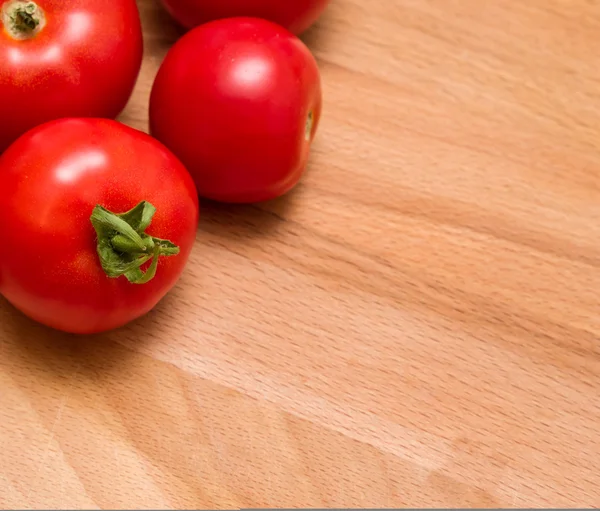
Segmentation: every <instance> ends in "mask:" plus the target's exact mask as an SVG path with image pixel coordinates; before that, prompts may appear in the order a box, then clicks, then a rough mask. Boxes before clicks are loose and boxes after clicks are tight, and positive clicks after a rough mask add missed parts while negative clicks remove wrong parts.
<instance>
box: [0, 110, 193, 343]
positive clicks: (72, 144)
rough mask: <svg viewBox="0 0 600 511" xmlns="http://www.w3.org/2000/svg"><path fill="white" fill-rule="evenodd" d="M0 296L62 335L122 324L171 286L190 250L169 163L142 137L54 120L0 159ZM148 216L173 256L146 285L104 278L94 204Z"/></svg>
mask: <svg viewBox="0 0 600 511" xmlns="http://www.w3.org/2000/svg"><path fill="white" fill-rule="evenodd" d="M0 183H1V186H0V239H2V240H3V241H2V245H1V247H0V293H1V294H2V295H4V297H5V298H6V299H7V300H8V301H9V302H11V303H12V304H13V305H14V306H15V307H16V308H17V309H19V310H21V311H22V312H23V313H25V314H26V315H27V316H29V317H30V318H32V319H34V320H36V321H38V322H40V323H43V324H45V325H47V326H49V327H52V328H55V329H58V330H63V331H66V332H70V333H77V334H89V333H97V332H102V331H107V330H111V329H114V328H118V327H120V326H123V325H125V324H126V323H128V322H130V321H132V320H134V319H136V318H139V317H140V316H142V315H144V314H146V313H147V312H148V311H150V310H151V309H152V308H153V307H154V306H155V305H156V304H157V303H158V302H159V300H160V299H161V298H163V297H164V295H165V294H166V293H167V292H168V291H169V290H170V289H171V288H172V287H173V286H174V285H175V283H176V282H177V281H178V279H179V277H180V275H181V273H182V271H183V269H184V267H185V265H186V262H187V260H188V257H189V254H190V251H191V250H192V246H193V244H194V240H195V236H196V229H197V224H198V217H199V209H198V207H199V206H198V198H197V192H196V189H195V187H194V184H193V182H192V180H191V178H190V176H189V174H188V173H187V171H186V170H185V168H184V167H183V165H182V164H181V162H179V160H177V158H175V156H174V155H173V154H172V153H171V152H170V151H168V150H167V149H166V148H165V147H164V146H162V144H160V143H159V142H157V141H156V140H155V139H153V138H151V137H150V136H149V135H147V134H145V133H142V132H140V131H137V130H135V129H133V128H130V127H127V126H125V125H123V124H120V123H118V122H117V121H112V120H107V119H62V120H57V121H52V122H49V123H46V124H44V125H41V126H39V127H37V128H34V129H33V130H31V131H29V132H28V133H26V134H25V135H23V136H22V137H20V138H19V139H18V140H17V141H16V142H15V143H14V144H12V145H11V146H10V147H9V148H8V149H7V150H6V151H5V152H4V153H3V155H2V156H0ZM143 200H146V201H149V202H150V203H151V204H152V205H154V206H155V207H156V213H155V216H154V218H153V220H152V222H151V224H150V226H149V227H148V229H147V232H148V234H150V235H152V236H156V237H158V238H163V239H168V240H170V241H172V242H173V243H175V244H176V245H178V246H179V247H180V253H179V254H178V255H175V256H170V257H161V258H159V264H158V269H157V273H156V276H155V277H154V279H152V280H150V282H148V283H146V284H131V283H130V282H129V281H128V280H127V279H126V278H125V277H123V276H121V277H118V278H109V277H108V276H107V275H106V274H105V273H104V271H103V269H102V267H101V264H100V260H99V257H98V255H97V251H96V245H97V244H96V239H97V237H96V232H95V231H94V228H93V226H92V224H91V221H90V216H91V214H92V210H93V208H94V206H96V205H97V204H100V205H102V206H103V207H105V208H107V209H109V210H111V211H113V212H115V213H124V212H126V211H129V210H130V209H132V208H133V207H134V206H136V205H137V204H138V203H139V202H141V201H143Z"/></svg>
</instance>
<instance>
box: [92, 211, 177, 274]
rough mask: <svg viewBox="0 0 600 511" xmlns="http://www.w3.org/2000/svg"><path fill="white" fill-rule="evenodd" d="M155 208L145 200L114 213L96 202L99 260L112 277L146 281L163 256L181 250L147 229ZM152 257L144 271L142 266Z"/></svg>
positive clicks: (95, 226)
mask: <svg viewBox="0 0 600 511" xmlns="http://www.w3.org/2000/svg"><path fill="white" fill-rule="evenodd" d="M154 213H156V208H155V207H154V206H153V205H152V204H150V203H149V202H146V201H142V202H140V203H139V204H138V205H137V206H136V207H135V208H133V209H132V210H130V211H128V212H126V213H121V214H117V213H113V212H111V211H109V210H107V209H105V208H103V207H102V206H99V205H98V206H96V207H95V208H94V211H93V212H92V216H91V217H90V221H91V222H92V225H93V226H94V229H95V231H96V234H97V235H98V243H97V252H98V256H99V258H100V264H101V265H102V268H103V270H104V272H105V273H106V275H108V276H109V277H110V278H118V277H121V276H125V277H126V278H127V279H128V280H129V282H131V283H132V284H145V283H147V282H149V281H150V280H152V279H153V278H154V276H155V275H156V270H157V267H158V260H159V258H160V257H161V256H173V255H177V254H179V247H178V246H177V245H174V244H173V243H171V242H170V241H168V240H163V239H160V238H155V237H153V236H150V235H148V234H146V233H145V232H144V231H145V230H146V228H147V227H148V226H149V225H150V223H151V222H152V218H153V216H154ZM148 261H151V263H150V266H149V267H148V269H147V270H146V271H145V272H143V271H142V269H141V267H142V266H143V265H144V264H146V263H147V262H148Z"/></svg>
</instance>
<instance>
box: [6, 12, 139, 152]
mask: <svg viewBox="0 0 600 511" xmlns="http://www.w3.org/2000/svg"><path fill="white" fill-rule="evenodd" d="M0 20H1V21H0V119H2V122H1V123H0V152H2V151H3V150H4V149H6V148H7V147H8V145H9V144H10V143H12V142H14V141H15V140H16V139H17V138H18V137H19V136H20V135H22V134H23V133H25V132H26V131H27V130H29V129H31V128H33V127H35V126H37V125H39V124H42V123H44V122H47V121H50V120H53V119H58V118H61V117H109V118H114V117H116V116H117V115H118V114H119V113H120V112H121V110H123V108H124V107H125V105H126V103H127V101H128V99H129V97H130V96H131V93H132V91H133V87H134V85H135V82H136V80H137V77H138V74H139V71H140V66H141V63H142V51H143V43H142V28H141V23H140V17H139V13H138V10H137V6H136V3H135V0H110V1H109V2H107V1H106V0H35V2H34V1H26V0H8V1H7V0H0ZM2 28H3V30H2Z"/></svg>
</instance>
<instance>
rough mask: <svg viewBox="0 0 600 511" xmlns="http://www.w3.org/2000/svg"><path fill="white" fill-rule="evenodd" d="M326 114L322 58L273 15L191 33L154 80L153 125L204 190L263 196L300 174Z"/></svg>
mask: <svg viewBox="0 0 600 511" xmlns="http://www.w3.org/2000/svg"><path fill="white" fill-rule="evenodd" d="M320 116H321V81H320V77H319V70H318V67H317V64H316V62H315V59H314V58H313V56H312V54H311V53H310V51H309V50H308V48H307V47H306V46H305V45H304V44H303V43H302V42H301V41H300V40H299V39H298V38H297V37H296V36H294V35H293V34H292V33H290V32H288V31H287V30H285V29H284V28H282V27H280V26H278V25H275V24H274V23H271V22H269V21H265V20H261V19H254V18H229V19H226V20H219V21H213V22H211V23H207V24H206V25H202V26H200V27H197V28H195V29H193V30H192V31H190V32H188V33H187V34H186V35H185V36H184V37H182V38H181V39H180V40H179V41H178V42H177V43H176V44H175V45H174V46H173V47H172V49H171V50H170V52H169V53H168V55H167V57H166V58H165V60H164V62H163V64H162V66H161V68H160V70H159V72H158V75H157V77H156V81H155V83H154V86H153V90H152V94H151V99H150V129H151V132H152V134H153V135H154V136H155V137H156V138H158V139H159V140H160V141H162V142H163V143H164V144H165V145H166V146H167V147H169V148H170V149H171V150H172V151H173V152H174V153H175V154H176V155H177V156H178V157H179V159H180V160H181V161H182V162H183V163H184V165H185V166H186V167H187V169H188V170H189V171H190V173H191V174H192V177H193V178H194V180H195V182H196V186H197V188H198V191H199V193H200V195H201V196H203V197H206V198H208V199H213V200H218V201H223V202H238V203H248V202H259V201H264V200H268V199H273V198H275V197H278V196H280V195H283V194H285V193H286V192H288V191H289V190H290V189H291V188H293V187H294V186H295V185H296V183H297V182H298V180H299V179H300V177H301V175H302V173H303V171H304V168H305V166H306V163H307V160H308V156H309V150H310V146H311V142H312V140H313V138H314V136H315V133H316V131H317V127H318V124H319V119H320Z"/></svg>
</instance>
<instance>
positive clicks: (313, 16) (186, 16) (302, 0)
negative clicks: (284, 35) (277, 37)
mask: <svg viewBox="0 0 600 511" xmlns="http://www.w3.org/2000/svg"><path fill="white" fill-rule="evenodd" d="M328 3H329V0H163V4H164V5H165V7H166V9H167V11H169V12H170V13H171V15H172V16H173V17H174V18H175V19H176V20H177V21H178V22H179V23H181V24H182V25H183V26H184V27H186V28H193V27H195V26H197V25H200V24H202V23H206V22H207V21H213V20H216V19H221V18H234V17H238V16H251V17H255V18H264V19H266V20H269V21H273V22H275V23H278V24H279V25H282V26H283V27H285V28H287V29H288V30H290V31H292V32H294V33H295V34H300V33H302V32H304V31H305V30H306V29H307V28H308V27H310V26H311V25H312V24H313V23H314V22H315V21H317V19H318V18H319V16H320V15H321V13H322V12H323V11H324V10H325V7H326V6H327V4H328Z"/></svg>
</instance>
